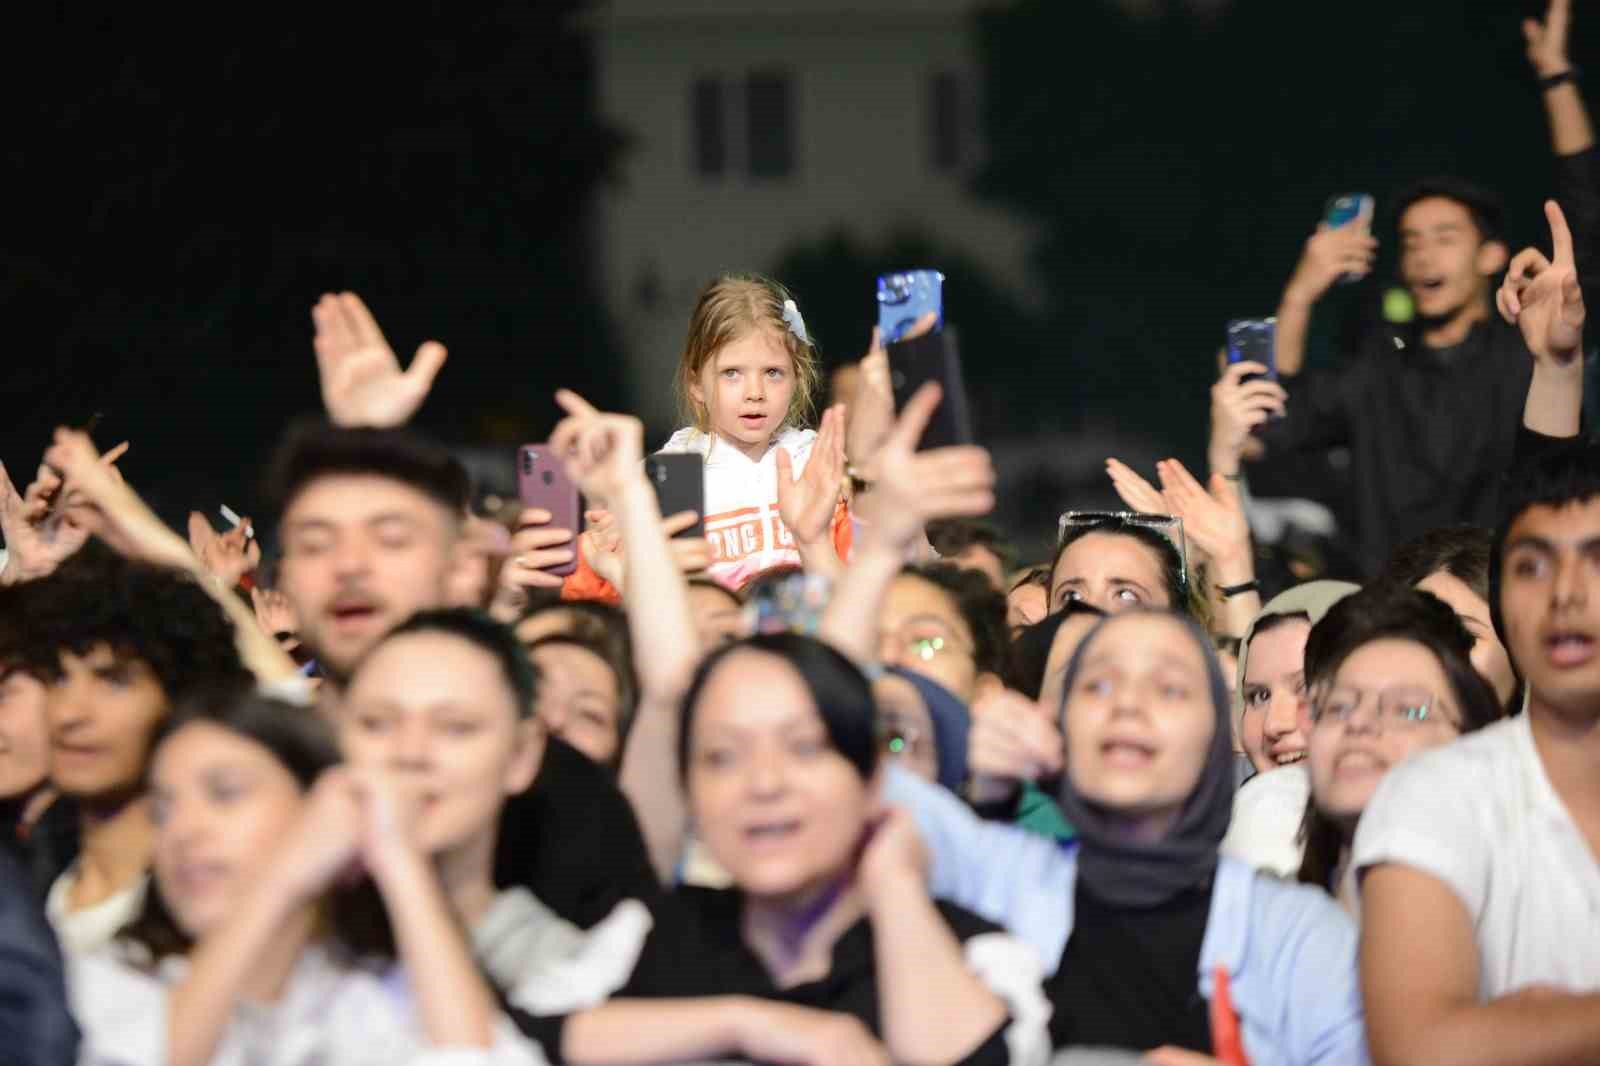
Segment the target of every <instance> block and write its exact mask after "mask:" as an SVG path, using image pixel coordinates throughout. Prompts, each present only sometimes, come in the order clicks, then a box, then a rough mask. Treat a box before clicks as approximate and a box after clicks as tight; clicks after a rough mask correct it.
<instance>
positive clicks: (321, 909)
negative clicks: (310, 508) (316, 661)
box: [72, 695, 535, 1066]
mask: <svg viewBox="0 0 1600 1066" xmlns="http://www.w3.org/2000/svg"><path fill="white" fill-rule="evenodd" d="M336 761H337V753H336V750H335V748H334V746H333V742H332V738H331V737H330V736H328V734H327V733H326V732H325V730H324V728H323V726H322V724H321V722H320V720H319V719H317V718H315V717H313V716H311V715H309V714H308V713H307V712H306V711H305V710H304V709H302V708H299V707H294V706H291V705H288V704H284V703H279V702H277V701H274V700H271V699H267V698H265V697H262V696H257V695H247V696H243V697H239V698H236V699H232V700H227V701H224V702H222V703H221V704H215V705H211V706H206V705H200V704H193V705H190V706H187V707H185V708H183V709H182V710H180V711H179V712H176V713H174V714H173V715H172V716H171V717H170V718H169V719H168V720H167V721H166V722H165V723H164V724H163V726H162V728H161V732H160V734H159V736H158V738H157V739H156V741H155V744H154V747H153V749H152V754H151V761H150V795H151V807H152V817H153V820H154V822H155V826H156V831H155V838H156V839H155V859H154V891H153V893H152V897H159V901H160V904H161V905H162V908H163V909H162V910H149V911H147V912H146V913H145V915H144V918H143V920H142V921H141V922H140V923H138V924H136V925H135V927H134V928H133V929H132V930H130V932H129V934H128V935H127V937H126V938H125V939H124V940H123V941H121V942H120V943H119V947H120V948H121V950H120V951H119V952H105V953H95V954H91V955H86V956H83V957H81V958H79V959H78V960H76V962H75V964H74V966H73V967H72V983H73V999H74V1004H75V1007H76V1011H77V1016H78V1019H79V1022H80V1024H81V1026H82V1028H83V1031H84V1053H83V1055H82V1057H81V1058H80V1061H81V1062H86V1063H108V1064H109V1063H117V1064H119V1066H123V1064H132V1063H151V1064H155V1063H163V1064H174V1066H199V1064H202V1063H207V1062H212V1061H221V1062H232V1061H252V1062H260V1063H280V1062H281V1063H303V1062H308V1061H313V1060H315V1061H335V1062H341V1063H372V1064H374V1066H377V1064H380V1063H382V1064H387V1063H393V1062H426V1061H430V1059H432V1058H434V1057H438V1058H440V1059H441V1060H443V1059H444V1058H445V1057H448V1059H449V1061H451V1062H460V1061H466V1062H484V1063H490V1062H493V1063H501V1062H504V1063H532V1062H534V1061H535V1059H534V1056H533V1053H532V1049H531V1048H529V1047H528V1046H527V1045H526V1044H525V1043H524V1042H522V1041H521V1040H520V1039H519V1038H518V1037H517V1036H516V1034H515V1033H514V1031H513V1030H511V1029H510V1028H509V1027H508V1026H507V1025H506V1024H505V1022H504V1019H503V1018H502V1017H501V1016H500V1014H499V1010H498V1007H497V1005H496V1002H495V999H494V996H493V993H492V992H491V991H490V989H489V987H488V985H487V984H486V983H485V982H484V980H483V978H482V977H481V976H480V975H479V973H478V970H477V967H476V964H475V963H474V962H473V960H472V956H471V954H470V952H469V951H468V948H467V945H466V943H465V942H464V940H463V939H462V936H461V934H460V932H459V930H458V928H457V926H456V924H455V921H454V919H453V917H452V915H451V914H450V911H449V908H448V905H447V903H446V901H445V898H444V893H443V890H442V889H441V888H440V886H439V884H438V881H437V880H436V879H435V877H434V875H433V871H432V870H431V869H430V868H429V866H428V865H427V863H426V859H425V858H424V856H423V855H422V854H421V853H420V851H419V850H418V848H417V846H416V844H415V842H414V831H415V830H414V825H415V820H416V819H415V815H416V808H417V806H418V804H417V803H416V802H415V801H414V797H411V796H408V795H406V794H405V792H404V791H403V790H402V789H401V788H399V787H398V784H397V782H396V781H395V779H394V778H393V777H392V776H391V775H386V774H383V773H378V772H373V771H358V770H353V769H346V768H343V767H338V766H336V765H335V764H336ZM357 866H359V867H360V868H363V869H364V870H365V871H366V872H367V873H368V874H369V875H370V876H371V878H372V881H373V883H374V884H375V885H376V888H377V892H378V894H379V896H380V897H381V900H382V903H381V908H382V909H383V911H384V912H385V914H386V917H387V921H388V924H389V926H390V927H391V928H392V929H393V934H394V942H395V943H396V944H398V945H399V957H398V959H396V958H393V957H392V956H389V957H385V955H384V953H383V952H382V951H381V950H380V949H375V947H374V945H371V944H368V945H362V944H357V943H352V942H351V940H352V939H353V938H352V937H351V933H352V931H353V929H354V928H355V925H354V924H353V923H352V919H351V915H350V914H349V913H346V912H342V911H341V912H339V913H337V914H336V913H335V911H334V909H333V905H332V903H331V897H330V892H331V891H332V890H333V888H334V886H335V885H336V884H337V883H338V882H339V880H340V879H341V878H343V877H345V876H346V875H347V873H348V872H349V871H350V870H351V869H352V868H354V867H357ZM370 917H371V918H373V919H374V921H375V920H376V919H377V917H378V915H376V914H374V915H371V916H370ZM366 924H367V925H368V927H369V928H370V927H373V925H372V922H368V923H366Z"/></svg>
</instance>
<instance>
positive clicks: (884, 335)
mask: <svg viewBox="0 0 1600 1066" xmlns="http://www.w3.org/2000/svg"><path fill="white" fill-rule="evenodd" d="M929 312H932V313H933V314H934V315H935V321H934V323H933V332H935V333H937V332H939V330H940V329H941V328H943V326H944V275H943V274H941V273H939V272H938V271H937V270H902V271H900V272H898V273H895V274H881V275H879V277H878V336H879V338H880V339H881V340H882V341H883V343H884V344H893V343H894V342H895V341H899V340H904V339H905V337H906V334H908V333H910V332H911V327H912V326H914V325H916V322H917V319H919V318H921V317H922V316H923V315H926V314H928V313H929Z"/></svg>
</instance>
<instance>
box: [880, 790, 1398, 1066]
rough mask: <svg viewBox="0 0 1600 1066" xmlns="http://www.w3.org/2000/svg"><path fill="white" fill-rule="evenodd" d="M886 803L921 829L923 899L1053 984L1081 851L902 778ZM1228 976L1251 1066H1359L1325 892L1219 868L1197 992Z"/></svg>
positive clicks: (1356, 1001) (1349, 937) (1348, 926)
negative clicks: (999, 941)
mask: <svg viewBox="0 0 1600 1066" xmlns="http://www.w3.org/2000/svg"><path fill="white" fill-rule="evenodd" d="M884 798H885V799H887V800H888V801H889V802H890V803H894V804H898V805H899V806H902V807H905V808H906V809H907V810H908V811H910V812H911V814H912V816H913V817H914V818H915V819H916V821H917V827H918V829H919V830H920V831H921V834H922V838H923V841H924V842H925V843H926V844H927V847H928V850H929V852H930V854H931V858H932V870H931V872H930V877H929V886H928V888H929V892H930V893H931V894H932V895H933V896H935V897H937V898H940V899H945V900H949V901H950V902H952V903H955V904H958V905H960V906H962V907H965V908H967V909H968V910H970V911H973V912H975V913H977V914H980V915H982V916H983V917H985V918H987V919H989V920H990V921H992V922H997V923H999V924H1001V925H1004V926H1005V927H1006V928H1008V929H1009V930H1011V932H1012V933H1014V934H1016V935H1017V936H1018V937H1020V938H1021V939H1022V940H1024V941H1026V942H1027V943H1028V944H1030V945H1032V946H1033V948H1034V950H1036V951H1037V952H1038V953H1039V956H1040V959H1041V961H1042V962H1043V964H1044V969H1045V972H1046V973H1047V974H1050V973H1054V971H1055V969H1056V967H1057V966H1058V965H1059V964H1060V962H1061V954H1062V952H1063V951H1064V950H1065V949H1066V946H1067V939H1068V938H1069V937H1071V935H1072V912H1073V902H1074V899H1075V896H1074V888H1075V886H1076V884H1077V875H1078V852H1077V848H1076V847H1066V848H1063V847H1061V846H1059V845H1057V844H1055V843H1053V842H1051V841H1048V840H1046V839H1044V838H1043V837H1039V836H1035V835H1034V834H1032V833H1029V832H1028V831H1027V830H1024V829H1019V828H1017V827H1015V826H1010V825H1003V824H1000V823H997V822H985V821H983V820H982V819H980V818H979V817H978V816H977V815H976V814H974V813H973V812H972V811H971V810H970V809H969V808H968V807H967V806H966V804H964V803H962V802H961V800H960V799H958V798H957V797H956V796H954V795H952V794H951V793H950V792H948V791H946V790H945V789H942V788H939V787H938V786H936V785H932V784H929V783H928V782H926V781H923V780H921V779H920V778H917V777H915V776H914V775H912V774H909V773H906V772H905V771H903V770H901V769H900V768H899V767H894V766H891V767H889V768H888V770H887V775H886V777H885V782H884ZM1218 966H1221V967H1223V968H1224V969H1225V970H1226V971H1227V973H1228V978H1229V984H1230V989H1231V993H1232V998H1233V1007H1234V1010H1235V1012H1236V1013H1237V1014H1238V1016H1239V1024H1240V1028H1241V1030H1242V1031H1243V1034H1244V1045H1245V1051H1246V1052H1247V1053H1248V1055H1249V1057H1250V1062H1251V1063H1252V1066H1311V1064H1313V1063H1317V1064H1327V1066H1335V1064H1338V1066H1344V1064H1355V1066H1363V1064H1366V1063H1369V1062H1370V1061H1371V1059H1370V1058H1369V1056H1368V1054H1367V1044H1366V1032H1365V1028H1364V1018H1363V1014H1362V1009H1361V988H1360V985H1359V983H1358V980H1357V971H1356V928H1355V925H1354V924H1353V923H1352V922H1351V921H1350V918H1349V916H1347V915H1346V914H1345V913H1344V911H1342V910H1340V909H1339V907H1338V905H1337V904H1336V903H1334V901H1333V900H1332V898H1331V897H1329V896H1328V895H1327V894H1326V893H1324V892H1321V891H1319V890H1318V889H1315V888H1312V887H1310V886H1308V885H1298V884H1292V883H1290V882H1287V881H1280V880H1277V879H1275V878H1271V877H1268V876H1265V875H1261V874H1257V873H1256V872H1255V871H1254V870H1252V869H1251V868H1250V867H1248V866H1246V865H1244V864H1243V863H1241V862H1237V861H1235V860H1233V859H1229V858H1227V857H1225V856H1224V857H1222V858H1219V859H1218V861H1217V878H1216V882H1215V886H1214V888H1213V890H1212V893H1211V913H1210V917H1209V918H1208V919H1207V921H1206V934H1205V939H1204V940H1203V941H1202V942H1201V945H1200V967H1199V974H1198V975H1197V976H1198V979H1199V981H1198V987H1199V990H1200V994H1201V995H1203V996H1205V997H1206V998H1207V999H1208V1000H1209V999H1210V998H1211V986H1212V977H1211V975H1212V971H1213V970H1214V969H1215V968H1216V967H1218Z"/></svg>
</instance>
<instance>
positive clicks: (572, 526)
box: [517, 444, 583, 577]
mask: <svg viewBox="0 0 1600 1066" xmlns="http://www.w3.org/2000/svg"><path fill="white" fill-rule="evenodd" d="M517 495H518V497H519V498H521V500H522V506H524V507H528V508H538V509H539V510H543V511H548V512H550V523H549V524H550V525H551V526H554V527H555V528H557V529H566V530H570V531H571V532H572V533H573V535H576V534H577V533H578V531H579V530H581V529H582V528H583V526H582V525H581V524H580V523H579V518H580V516H581V514H582V509H581V507H580V503H579V498H578V486H577V485H575V484H573V482H572V479H571V478H569V477H568V476H567V470H566V467H565V465H564V464H562V462H561V461H560V460H559V459H557V458H556V456H555V454H554V453H553V452H552V451H551V450H550V446H549V445H548V444H524V445H523V446H522V447H520V448H518V449H517ZM577 568H578V561H577V558H576V557H574V558H573V559H571V560H570V561H568V562H565V563H560V564H557V565H555V566H551V567H548V568H546V569H545V573H548V574H553V575H555V576H557V577H566V576H567V575H568V574H571V573H572V572H573V571H575V570H577Z"/></svg>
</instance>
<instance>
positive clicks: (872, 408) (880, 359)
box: [845, 311, 939, 481]
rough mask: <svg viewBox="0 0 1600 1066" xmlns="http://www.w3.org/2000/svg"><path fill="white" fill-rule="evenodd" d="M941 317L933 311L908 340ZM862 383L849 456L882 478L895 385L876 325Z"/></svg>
mask: <svg viewBox="0 0 1600 1066" xmlns="http://www.w3.org/2000/svg"><path fill="white" fill-rule="evenodd" d="M938 323H939V316H938V315H936V314H935V313H933V312H932V311H929V312H928V313H927V314H925V315H923V316H922V317H921V318H919V319H917V320H916V322H915V323H913V324H912V326H911V328H910V329H909V330H907V331H906V340H911V339H912V338H914V337H921V336H922V335H923V334H925V333H927V332H928V331H929V330H931V329H933V327H934V326H936V325H938ZM860 365H861V386H860V388H859V389H857V390H856V396H855V403H854V405H853V406H852V407H851V409H850V416H849V419H848V423H849V429H848V431H847V433H846V439H845V455H846V460H847V462H849V463H851V464H852V465H853V466H854V467H855V468H856V470H857V471H858V472H859V473H860V474H861V476H862V477H863V478H865V479H866V480H867V481H877V480H878V462H877V458H878V450H879V449H880V448H882V447H883V443H884V441H886V440H888V439H889V433H890V431H891V430H893V429H894V385H893V381H892V378H891V377H890V373H889V349H888V348H886V347H884V344H883V336H882V334H880V333H879V332H878V327H876V326H874V327H872V342H871V344H869V345H868V346H867V354H866V355H864V356H862V358H861V364H860Z"/></svg>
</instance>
